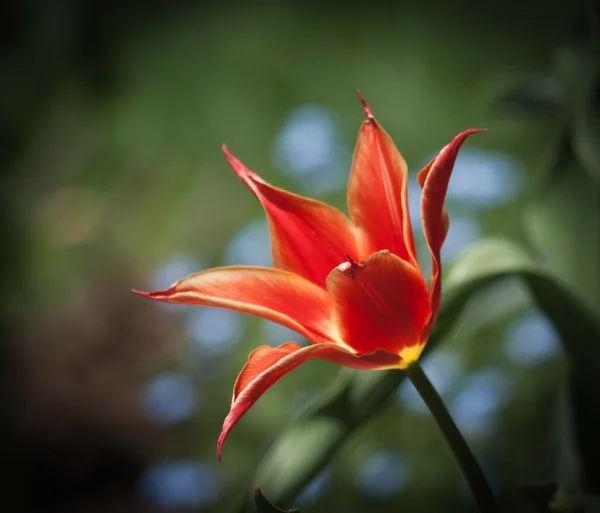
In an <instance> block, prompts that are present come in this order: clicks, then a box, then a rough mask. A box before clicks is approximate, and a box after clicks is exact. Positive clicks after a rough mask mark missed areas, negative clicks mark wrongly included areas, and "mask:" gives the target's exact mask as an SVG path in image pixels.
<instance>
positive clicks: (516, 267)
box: [240, 240, 600, 512]
mask: <svg viewBox="0 0 600 513" xmlns="http://www.w3.org/2000/svg"><path fill="white" fill-rule="evenodd" d="M515 276H518V277H521V278H522V279H523V280H524V281H525V282H526V283H527V284H528V285H529V287H530V289H531V292H532V295H533V297H534V298H535V299H536V301H537V302H538V304H539V306H540V308H542V309H543V310H544V311H545V312H546V313H547V314H548V315H549V316H550V318H551V319H552V320H553V322H554V324H555V325H556V328H557V330H558V331H559V332H560V334H561V335H562V336H563V339H564V340H565V349H566V351H567V353H568V354H570V355H571V357H572V358H573V359H574V360H575V361H577V362H580V361H584V362H586V366H587V367H586V369H585V372H591V373H593V372H600V324H599V323H598V320H597V319H595V318H594V316H593V315H592V314H591V313H590V312H589V311H587V310H586V309H585V307H584V306H583V305H581V304H580V303H579V302H578V301H577V300H576V299H575V298H574V297H573V295H572V294H571V293H570V291H569V290H568V289H567V288H566V287H564V286H563V285H562V284H560V283H558V282H557V281H556V280H555V279H554V278H552V277H551V276H549V275H547V274H546V273H543V272H541V271H539V270H538V268H537V266H536V264H535V262H534V261H533V260H532V259H531V257H530V256H529V255H528V254H527V253H525V252H523V251H522V250H521V249H519V248H517V247H516V246H514V245H512V244H510V243H508V242H505V241H501V240H487V241H483V242H481V243H480V244H477V245H476V246H474V247H472V249H471V250H470V251H468V252H467V254H465V255H464V256H463V257H462V258H461V259H459V261H458V262H457V264H456V265H455V266H454V268H453V269H452V271H451V272H450V273H449V275H448V276H447V277H446V279H445V291H444V294H443V296H444V297H443V301H442V306H441V309H440V313H439V316H438V321H437V323H436V325H435V329H434V331H433V333H432V335H431V338H430V341H429V343H428V344H427V347H426V351H430V350H431V349H432V348H434V347H435V345H436V344H438V343H439V342H440V340H441V339H443V338H444V336H445V335H446V334H447V333H448V331H449V330H450V329H451V327H452V326H453V325H454V322H455V320H456V319H457V317H458V315H459V314H460V313H461V311H462V310H463V308H464V306H465V305H466V303H467V301H468V300H469V299H470V298H471V297H472V296H473V294H475V293H477V292H478V291H480V290H482V289H483V288H484V287H487V286H489V285H490V284H492V283H495V282H497V281H499V280H502V279H505V278H510V277H515ZM403 379H404V373H402V372H400V371H385V372H383V371H382V372H365V371H354V370H350V369H343V370H342V372H341V373H340V376H339V378H338V379H337V381H336V382H335V383H334V384H333V385H332V386H331V388H329V389H328V390H326V391H325V392H324V393H323V394H322V395H321V396H320V397H318V398H317V399H316V400H315V402H314V403H313V404H312V405H311V406H310V407H309V408H308V409H307V410H306V411H305V412H304V414H303V415H301V417H300V418H298V419H297V421H295V422H294V423H293V424H291V425H290V426H289V427H288V428H287V429H286V430H285V431H284V432H283V433H282V434H281V436H280V437H279V438H278V439H277V440H276V442H275V443H274V444H273V446H272V447H271V448H270V450H269V451H268V453H267V454H266V456H265V457H264V459H263V460H262V462H261V463H260V465H259V467H258V470H257V473H256V477H255V482H258V483H260V484H261V486H262V487H263V488H265V489H266V490H267V491H268V495H269V497H271V499H272V500H274V501H275V502H276V503H278V504H289V503H290V502H291V501H292V500H293V499H294V497H296V495H297V494H298V493H299V492H300V491H301V490H302V489H303V488H304V487H305V486H306V485H307V484H308V483H309V482H310V481H311V480H312V479H313V478H314V476H315V475H316V474H317V473H318V472H320V471H321V470H322V469H323V468H324V467H325V465H326V464H327V462H328V461H329V460H330V459H331V458H332V457H333V456H334V454H335V453H336V451H337V450H338V449H339V447H340V446H341V444H342V443H343V442H344V441H345V440H346V439H347V438H348V436H350V435H351V434H352V433H353V432H354V431H355V430H356V429H357V428H358V427H359V426H360V425H361V424H362V423H364V422H366V421H367V420H368V419H369V418H371V417H372V416H373V415H374V414H375V413H376V412H377V411H378V410H379V409H380V408H381V407H382V406H383V405H384V404H385V403H386V401H387V400H388V399H389V398H390V396H391V395H392V393H393V392H394V390H395V389H396V388H397V387H398V385H399V384H400V383H401V382H402V380H403ZM240 511H244V512H251V511H255V510H254V508H253V505H252V504H251V503H250V502H247V503H246V506H245V507H244V508H242V510H240Z"/></svg>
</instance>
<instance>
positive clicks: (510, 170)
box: [427, 147, 525, 208]
mask: <svg viewBox="0 0 600 513" xmlns="http://www.w3.org/2000/svg"><path fill="white" fill-rule="evenodd" d="M427 162H429V160H428V161H427ZM524 176H525V172H524V170H523V166H522V165H521V163H520V162H519V161H518V160H517V159H516V158H515V157H514V156H512V155H509V154H507V153H501V152H496V151H489V150H482V149H474V148H469V147H465V148H463V149H462V151H461V152H460V153H459V154H458V157H457V159H456V163H455V165H454V171H453V172H452V178H451V180H450V184H449V185H448V196H447V197H448V199H449V200H456V201H458V202H460V203H461V204H468V205H472V206H473V207H479V208H486V207H494V206H497V205H501V204H504V203H508V202H510V201H511V200H513V199H514V198H515V196H516V195H517V194H518V192H519V190H520V189H521V188H522V186H523V177H524Z"/></svg>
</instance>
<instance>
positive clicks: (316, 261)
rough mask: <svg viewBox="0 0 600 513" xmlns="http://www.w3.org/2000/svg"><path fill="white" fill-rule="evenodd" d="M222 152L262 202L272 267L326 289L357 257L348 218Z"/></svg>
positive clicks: (351, 227) (353, 233) (226, 152)
mask: <svg viewBox="0 0 600 513" xmlns="http://www.w3.org/2000/svg"><path fill="white" fill-rule="evenodd" d="M223 152H224V153H225V156H226V157H227V160H228V161H229V163H230V164H231V166H232V167H233V169H234V170H235V172H236V173H237V174H238V176H239V177H240V179H241V180H242V181H243V182H244V183H245V184H246V185H247V186H248V188H249V189H250V190H251V191H252V192H253V193H254V194H255V195H256V197H257V198H258V199H259V201H260V202H261V204H262V206H263V208H264V209H265V212H266V214H267V217H268V219H269V227H270V231H271V251H272V253H273V264H274V266H275V267H277V268H279V269H285V270H287V271H291V272H293V273H296V274H299V275H300V276H304V277H305V278H306V279H307V280H310V281H312V282H313V283H316V284H317V285H319V286H321V287H323V288H324V287H325V279H326V278H327V275H328V274H329V273H330V272H331V270H332V269H333V268H334V267H335V266H336V265H338V264H340V262H343V261H344V259H345V258H346V257H345V255H350V256H352V257H353V258H357V251H356V237H355V228H354V226H353V224H352V222H351V221H350V219H348V217H347V216H346V215H344V214H343V213H342V212H340V211H339V210H337V209H336V208H333V207H331V206H329V205H326V204H325V203H322V202H320V201H316V200H313V199H309V198H305V197H303V196H298V195H296V194H292V193H290V192H287V191H284V190H282V189H278V188H277V187H273V186H272V185H270V184H268V183H267V182H265V181H264V180H263V179H262V178H261V177H260V176H258V175H257V174H256V173H254V172H253V171H251V170H249V169H248V168H247V167H246V166H244V164H242V163H241V162H240V161H239V160H237V159H236V158H235V157H234V156H233V155H231V153H229V151H228V150H227V148H226V147H225V146H223Z"/></svg>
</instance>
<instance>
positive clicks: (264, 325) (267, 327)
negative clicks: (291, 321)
mask: <svg viewBox="0 0 600 513" xmlns="http://www.w3.org/2000/svg"><path fill="white" fill-rule="evenodd" d="M260 324H261V330H260V331H261V338H264V339H266V340H265V341H266V342H268V343H269V344H270V345H272V346H279V345H281V344H283V343H284V342H296V343H297V344H300V345H307V344H308V340H306V338H304V337H303V336H302V335H300V333H296V332H295V331H294V330H292V329H290V328H287V327H286V326H282V325H281V324H277V323H275V322H271V321H266V320H262V321H261V323H260Z"/></svg>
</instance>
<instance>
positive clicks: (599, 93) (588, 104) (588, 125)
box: [572, 73, 600, 184]
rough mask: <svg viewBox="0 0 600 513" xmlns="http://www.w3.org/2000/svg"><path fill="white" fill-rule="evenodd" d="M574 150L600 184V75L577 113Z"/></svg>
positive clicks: (574, 128) (574, 129)
mask: <svg viewBox="0 0 600 513" xmlns="http://www.w3.org/2000/svg"><path fill="white" fill-rule="evenodd" d="M572 137H573V149H574V150H575V154H576V155H577V158H578V159H579V162H580V163H581V165H582V166H583V167H584V169H585V170H586V171H587V172H588V173H589V174H590V175H591V176H592V177H593V178H594V180H595V181H596V183H597V184H600V73H598V74H597V75H596V76H595V77H594V79H593V80H592V81H591V83H590V84H589V89H588V91H586V93H585V95H584V97H583V98H582V101H581V102H580V104H579V105H578V108H577V109H576V111H575V119H574V121H573V129H572Z"/></svg>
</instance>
